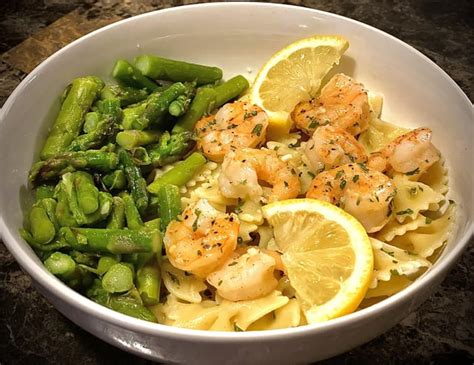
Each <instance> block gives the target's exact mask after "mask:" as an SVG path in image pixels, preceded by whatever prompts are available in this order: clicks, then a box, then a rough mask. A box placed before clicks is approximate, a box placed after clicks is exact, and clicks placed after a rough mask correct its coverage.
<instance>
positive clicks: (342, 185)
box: [339, 179, 347, 190]
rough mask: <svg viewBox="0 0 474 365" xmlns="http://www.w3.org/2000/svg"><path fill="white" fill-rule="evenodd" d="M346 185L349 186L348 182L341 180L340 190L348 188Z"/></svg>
mask: <svg viewBox="0 0 474 365" xmlns="http://www.w3.org/2000/svg"><path fill="white" fill-rule="evenodd" d="M346 184H347V181H346V180H344V179H342V180H341V183H340V184H339V188H340V189H341V190H344V188H345V187H346Z"/></svg>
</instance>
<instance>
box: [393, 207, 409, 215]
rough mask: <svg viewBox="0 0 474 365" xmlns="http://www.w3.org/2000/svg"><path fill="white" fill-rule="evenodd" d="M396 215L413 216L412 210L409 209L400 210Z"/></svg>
mask: <svg viewBox="0 0 474 365" xmlns="http://www.w3.org/2000/svg"><path fill="white" fill-rule="evenodd" d="M396 214H397V215H412V214H413V210H411V209H410V208H408V209H405V210H400V211H399V212H397V213H396Z"/></svg>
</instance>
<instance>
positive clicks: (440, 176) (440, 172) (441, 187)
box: [418, 157, 449, 195]
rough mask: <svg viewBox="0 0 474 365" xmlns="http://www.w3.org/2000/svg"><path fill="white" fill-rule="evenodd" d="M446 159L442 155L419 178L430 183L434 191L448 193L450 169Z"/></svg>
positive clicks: (427, 183) (424, 182)
mask: <svg viewBox="0 0 474 365" xmlns="http://www.w3.org/2000/svg"><path fill="white" fill-rule="evenodd" d="M445 163H446V162H445V160H444V158H443V157H441V158H440V159H439V160H438V161H436V162H435V163H434V164H433V165H432V166H431V167H430V168H429V169H428V171H426V172H425V173H424V174H423V175H421V176H420V177H419V179H418V181H419V182H422V183H423V184H426V185H429V186H430V187H431V188H432V189H433V190H434V191H436V192H438V193H440V194H443V195H446V194H447V193H448V190H449V187H448V170H447V169H446V166H445Z"/></svg>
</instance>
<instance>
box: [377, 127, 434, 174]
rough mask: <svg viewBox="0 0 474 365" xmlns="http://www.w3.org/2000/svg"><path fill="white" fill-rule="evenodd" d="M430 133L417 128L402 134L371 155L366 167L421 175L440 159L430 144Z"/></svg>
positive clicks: (427, 129)
mask: <svg viewBox="0 0 474 365" xmlns="http://www.w3.org/2000/svg"><path fill="white" fill-rule="evenodd" d="M431 133H432V131H431V129H429V128H417V129H414V130H412V131H410V132H408V133H405V134H402V135H401V136H399V137H397V138H396V139H395V140H393V141H392V142H390V143H389V144H388V145H387V146H385V147H384V148H383V149H382V150H381V151H379V152H375V153H373V154H371V155H370V156H369V161H368V166H369V167H370V168H373V169H375V170H378V171H381V172H384V171H386V170H388V169H390V168H392V169H393V170H394V171H396V172H400V173H402V174H408V175H421V174H422V173H424V172H426V171H427V170H428V169H429V168H430V167H431V165H433V164H434V163H435V162H436V161H438V160H439V158H440V154H439V151H438V150H437V149H436V147H435V146H434V145H433V144H432V143H431Z"/></svg>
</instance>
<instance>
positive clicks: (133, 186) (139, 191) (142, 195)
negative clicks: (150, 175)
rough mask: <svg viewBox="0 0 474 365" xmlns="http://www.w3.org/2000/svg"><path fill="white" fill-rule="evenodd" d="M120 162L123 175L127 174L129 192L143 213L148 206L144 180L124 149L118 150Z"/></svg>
mask: <svg viewBox="0 0 474 365" xmlns="http://www.w3.org/2000/svg"><path fill="white" fill-rule="evenodd" d="M118 155H119V159H120V163H121V164H122V165H123V169H124V172H125V175H126V176H127V180H128V185H129V187H130V193H131V195H132V197H133V200H134V201H135V204H136V206H137V208H138V211H139V212H140V213H144V211H145V209H146V208H147V206H148V193H147V190H146V181H145V179H144V178H143V177H142V175H141V173H140V169H139V168H138V167H137V166H135V164H134V163H133V159H132V156H130V154H129V153H128V152H127V151H125V150H120V151H119V153H118Z"/></svg>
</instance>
